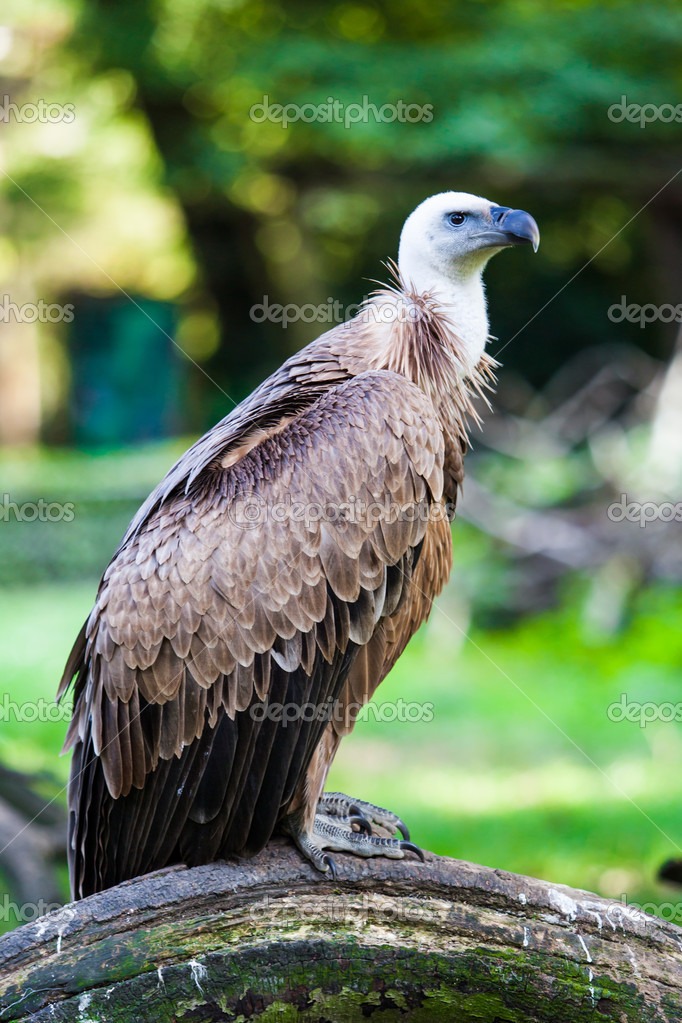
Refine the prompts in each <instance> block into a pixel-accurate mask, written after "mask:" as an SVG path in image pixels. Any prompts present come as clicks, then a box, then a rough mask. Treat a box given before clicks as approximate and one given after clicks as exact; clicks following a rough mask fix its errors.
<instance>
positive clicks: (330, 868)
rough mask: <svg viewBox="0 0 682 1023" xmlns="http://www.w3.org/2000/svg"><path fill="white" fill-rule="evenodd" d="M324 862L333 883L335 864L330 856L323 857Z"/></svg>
mask: <svg viewBox="0 0 682 1023" xmlns="http://www.w3.org/2000/svg"><path fill="white" fill-rule="evenodd" d="M422 859H423V856H422ZM324 862H325V863H326V864H327V870H328V872H329V876H330V877H331V879H332V881H335V880H336V864H335V863H334V860H333V859H332V858H331V856H325V858H324Z"/></svg>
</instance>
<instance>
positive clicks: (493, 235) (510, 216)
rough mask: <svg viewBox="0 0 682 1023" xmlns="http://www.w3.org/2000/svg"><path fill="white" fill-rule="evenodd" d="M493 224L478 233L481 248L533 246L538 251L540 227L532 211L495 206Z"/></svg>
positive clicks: (492, 215) (492, 208)
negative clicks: (532, 215)
mask: <svg viewBox="0 0 682 1023" xmlns="http://www.w3.org/2000/svg"><path fill="white" fill-rule="evenodd" d="M490 216H491V218H492V224H491V226H490V228H489V229H488V230H486V231H482V232H481V233H480V234H477V235H476V238H477V239H479V241H480V243H481V248H504V247H506V246H507V245H524V244H530V245H532V246H533V252H537V251H538V245H539V244H540V229H539V228H538V225H537V224H536V223H535V221H534V220H533V218H532V217H531V215H530V213H526V211H525V210H511V209H509V207H508V206H493V207H491V210H490Z"/></svg>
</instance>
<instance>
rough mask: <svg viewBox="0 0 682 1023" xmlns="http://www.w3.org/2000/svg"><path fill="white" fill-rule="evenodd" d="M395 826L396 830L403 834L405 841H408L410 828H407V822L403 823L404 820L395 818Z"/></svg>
mask: <svg viewBox="0 0 682 1023" xmlns="http://www.w3.org/2000/svg"><path fill="white" fill-rule="evenodd" d="M395 826H396V828H397V829H398V831H399V832H400V834H401V835H402V836H403V838H404V839H405V841H407V842H409V840H410V829H409V828H408V826H407V824H405V823H404V821H401V820H397V821H396V823H395Z"/></svg>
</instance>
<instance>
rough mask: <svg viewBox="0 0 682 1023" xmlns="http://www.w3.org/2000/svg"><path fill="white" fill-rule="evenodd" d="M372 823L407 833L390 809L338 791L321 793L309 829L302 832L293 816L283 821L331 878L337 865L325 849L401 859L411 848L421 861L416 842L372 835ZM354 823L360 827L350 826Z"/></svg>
mask: <svg viewBox="0 0 682 1023" xmlns="http://www.w3.org/2000/svg"><path fill="white" fill-rule="evenodd" d="M372 824H376V825H378V826H379V827H381V828H384V829H386V830H387V831H389V832H391V831H392V832H395V831H396V830H397V831H400V832H401V834H403V835H404V836H405V839H407V838H408V837H409V832H408V830H407V828H406V826H405V824H404V823H403V822H402V821H401V819H400V817H398V816H396V814H394V813H391V811H390V810H384V809H383V807H380V806H374V805H373V804H372V803H366V802H365V801H364V800H360V799H350V798H349V797H348V796H345V795H343V793H341V792H331V793H327V794H326V795H324V796H322V798H321V799H320V801H319V803H318V812H317V813H316V815H315V822H314V824H313V830H312V833H310V834H308V833H307V832H304V831H303V830H302V829H301V827H300V823H299V822H298V821H297V820H296V819H294V818H289V820H288V821H286V822H285V830H286V831H287V833H288V834H289V835H291V837H292V838H293V840H294V841H295V843H296V845H297V846H298V848H299V849H300V850H301V852H302V853H303V855H304V856H305V857H306V858H307V859H309V860H310V862H311V863H312V864H313V866H314V867H315V868H316V869H317V870H319V871H320V872H321V873H323V874H327V873H329V874H331V876H332V878H333V877H336V868H335V865H334V860H333V859H332V858H331V856H329V855H327V854H326V853H325V850H331V851H332V852H348V853H352V854H353V855H355V856H386V857H388V858H389V859H393V860H402V859H403V857H404V856H405V853H406V852H407V851H410V852H413V853H415V854H416V855H417V856H418V857H419V859H420V860H421V861H422V863H423V862H424V854H423V852H422V851H421V849H420V848H419V847H418V846H416V845H414V844H413V843H412V842H409V841H405V840H401V839H398V838H383V837H380V836H378V835H374V834H372ZM353 825H355V826H356V827H357V828H359V831H355V830H353Z"/></svg>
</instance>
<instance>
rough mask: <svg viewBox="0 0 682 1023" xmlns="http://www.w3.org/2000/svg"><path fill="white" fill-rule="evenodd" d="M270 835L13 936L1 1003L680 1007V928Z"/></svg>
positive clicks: (477, 877)
mask: <svg viewBox="0 0 682 1023" xmlns="http://www.w3.org/2000/svg"><path fill="white" fill-rule="evenodd" d="M337 865H338V868H339V877H338V878H337V880H336V881H330V880H328V879H326V878H324V877H322V876H320V875H319V874H317V873H315V872H314V871H313V870H312V868H311V867H310V866H309V865H308V864H306V863H304V862H302V860H301V858H300V856H299V855H298V854H297V853H296V852H295V851H294V850H293V849H291V848H290V847H288V846H287V845H285V844H281V843H274V844H272V845H271V846H270V847H269V848H268V849H266V850H265V852H264V853H262V854H261V855H260V856H258V857H257V858H256V859H254V860H251V861H249V862H247V863H241V864H225V863H222V864H210V865H208V866H205V867H197V868H195V869H193V870H185V869H177V870H171V871H165V872H161V873H158V874H153V875H149V876H148V877H145V878H139V879H136V880H135V881H130V882H126V883H125V884H122V885H119V886H118V887H117V888H114V889H111V890H110V891H108V892H103V893H101V894H100V895H96V896H92V897H91V898H89V899H85V900H84V901H83V902H80V903H77V904H75V905H72V906H67V907H64V909H62V910H60V911H59V912H58V913H53V914H50V916H48V917H44V918H42V919H41V920H39V921H36V922H35V923H33V924H28V925H26V926H24V927H22V928H20V929H18V930H17V931H14V932H12V933H11V934H8V935H6V936H5V937H4V938H2V939H0V1021H7V1023H9V1021H21V1020H35V1021H39V1023H43V1021H44V1023H47V1021H50V1023H140V1021H142V1020H153V1021H154V1023H157V1021H158V1023H190V1021H192V1023H200V1021H203V1023H210V1021H218V1020H225V1021H228V1020H229V1021H246V1020H250V1019H255V1018H258V1019H259V1020H264V1021H267V1020H275V1019H276V1020H277V1021H278V1023H286V1021H288V1020H291V1021H293V1020H296V1021H297V1023H313V1021H314V1023H320V1021H330V1023H346V1021H354V1020H365V1019H368V1018H370V1017H372V1016H374V1015H375V1014H376V1018H377V1020H379V1021H381V1023H393V1021H398V1020H400V1021H401V1023H404V1021H414V1023H433V1021H438V1020H444V1021H463V1023H467V1021H472V1023H473V1021H476V1023H526V1021H527V1023H561V1021H566V1023H569V1021H570V1023H581V1021H583V1020H584V1021H614V1023H630V1021H633V1023H635V1021H636V1023H647V1021H657V1020H662V1021H667V1023H677V1021H682V930H680V929H679V928H677V927H675V926H674V925H672V924H668V923H664V922H662V921H660V920H657V919H655V918H653V917H650V916H647V915H646V914H642V913H639V912H637V911H635V910H633V909H630V908H627V907H624V906H622V905H621V904H620V903H609V902H607V901H606V900H604V899H600V898H599V897H597V896H596V895H591V894H589V893H587V892H580V891H574V890H572V889H569V888H565V887H563V886H560V885H554V884H550V883H548V882H545V881H539V880H537V879H534V878H525V877H520V876H517V875H514V874H508V873H505V872H503V871H499V870H490V869H489V868H486V867H478V866H474V865H472V864H469V863H464V862H461V861H456V860H448V859H442V858H439V857H436V856H430V855H428V856H427V862H426V864H420V863H418V862H414V861H408V860H403V861H388V860H374V861H368V862H363V861H361V860H357V859H354V858H352V857H345V856H338V857H337Z"/></svg>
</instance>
